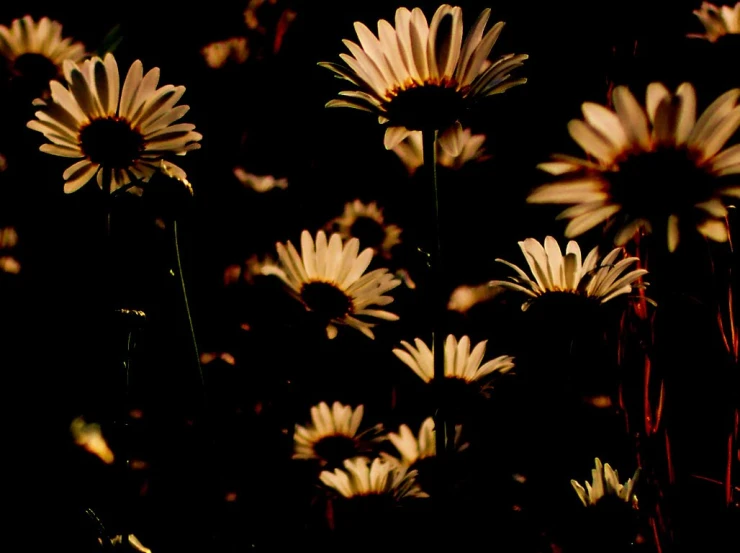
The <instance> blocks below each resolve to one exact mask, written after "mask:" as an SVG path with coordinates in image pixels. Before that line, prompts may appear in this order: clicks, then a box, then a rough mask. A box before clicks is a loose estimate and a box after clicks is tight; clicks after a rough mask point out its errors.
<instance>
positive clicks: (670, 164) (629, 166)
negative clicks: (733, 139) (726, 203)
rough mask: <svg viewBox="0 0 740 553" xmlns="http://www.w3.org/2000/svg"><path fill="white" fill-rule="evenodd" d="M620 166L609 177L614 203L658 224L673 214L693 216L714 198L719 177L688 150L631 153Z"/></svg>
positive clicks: (673, 149)
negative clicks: (710, 171) (697, 209)
mask: <svg viewBox="0 0 740 553" xmlns="http://www.w3.org/2000/svg"><path fill="white" fill-rule="evenodd" d="M618 165H619V170H618V171H616V172H613V173H611V174H609V175H608V178H609V183H610V186H609V192H610V194H611V195H612V197H613V198H614V203H618V204H621V205H622V206H623V207H624V209H625V211H626V212H627V213H629V214H630V216H631V217H641V218H645V219H648V220H650V221H655V223H656V224H658V225H662V224H663V221H664V220H665V219H667V217H668V216H669V215H671V214H676V215H678V216H679V217H680V216H682V215H684V216H685V215H686V214H689V213H693V212H694V211H695V210H694V205H695V204H697V203H700V202H703V201H706V200H708V199H709V198H710V197H712V195H713V191H714V188H715V177H713V176H712V175H711V174H710V173H708V172H707V171H705V170H703V169H702V168H700V167H697V165H696V162H695V154H693V153H692V152H691V151H690V150H688V149H685V148H680V149H676V148H663V149H659V150H656V151H654V152H641V153H638V154H631V155H628V156H627V157H626V158H625V159H624V160H623V161H619V162H618Z"/></svg>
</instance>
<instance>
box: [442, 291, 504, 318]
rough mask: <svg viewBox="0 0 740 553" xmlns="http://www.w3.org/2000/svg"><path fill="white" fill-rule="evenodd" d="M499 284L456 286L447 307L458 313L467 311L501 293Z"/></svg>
mask: <svg viewBox="0 0 740 553" xmlns="http://www.w3.org/2000/svg"><path fill="white" fill-rule="evenodd" d="M501 290H502V289H501V287H500V286H492V285H490V284H481V285H479V286H467V285H462V286H458V287H457V288H455V289H454V290H453V291H452V294H450V301H448V302H447V309H449V310H450V311H457V312H459V313H463V314H464V313H467V312H468V311H470V309H471V308H472V307H473V306H475V305H478V304H479V303H482V302H484V301H488V300H490V299H493V298H495V297H496V296H498V295H499V294H500V293H501Z"/></svg>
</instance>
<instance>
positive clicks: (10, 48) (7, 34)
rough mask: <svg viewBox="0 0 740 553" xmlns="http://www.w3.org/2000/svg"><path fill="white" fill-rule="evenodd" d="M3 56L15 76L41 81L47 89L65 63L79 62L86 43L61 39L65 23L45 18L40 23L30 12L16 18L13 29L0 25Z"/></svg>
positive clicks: (0, 45)
mask: <svg viewBox="0 0 740 553" xmlns="http://www.w3.org/2000/svg"><path fill="white" fill-rule="evenodd" d="M0 55H2V56H3V57H4V58H5V60H6V62H7V64H8V66H9V68H10V72H11V74H13V75H16V76H20V77H23V78H24V79H29V80H31V81H33V82H37V83H39V85H40V87H41V88H45V87H46V86H47V85H48V83H49V81H50V80H52V79H55V78H56V77H58V76H60V75H61V73H62V64H63V63H64V62H65V61H67V60H69V61H71V62H75V63H76V62H80V61H82V59H83V58H84V57H85V46H84V45H83V44H82V43H80V42H72V39H71V38H62V24H61V23H59V22H58V21H52V20H51V19H49V18H48V17H42V18H41V19H39V20H38V22H36V21H34V20H33V18H31V16H30V15H26V16H25V17H22V18H20V19H15V20H13V22H12V23H11V24H10V28H8V27H6V26H4V25H0Z"/></svg>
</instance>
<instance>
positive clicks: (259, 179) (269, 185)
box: [234, 167, 288, 192]
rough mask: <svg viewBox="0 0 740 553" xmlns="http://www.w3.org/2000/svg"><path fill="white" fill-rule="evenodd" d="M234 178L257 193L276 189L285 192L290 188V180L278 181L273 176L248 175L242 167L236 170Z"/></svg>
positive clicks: (282, 179)
mask: <svg viewBox="0 0 740 553" xmlns="http://www.w3.org/2000/svg"><path fill="white" fill-rule="evenodd" d="M234 176H235V177H236V178H237V179H238V180H239V182H240V183H242V184H243V185H244V186H247V187H249V188H251V189H252V190H254V191H255V192H268V191H270V190H274V189H275V188H279V189H281V190H285V189H286V188H288V179H286V178H280V179H276V178H275V177H273V176H272V175H254V174H252V173H247V172H246V171H245V170H244V169H242V168H241V167H235V168H234Z"/></svg>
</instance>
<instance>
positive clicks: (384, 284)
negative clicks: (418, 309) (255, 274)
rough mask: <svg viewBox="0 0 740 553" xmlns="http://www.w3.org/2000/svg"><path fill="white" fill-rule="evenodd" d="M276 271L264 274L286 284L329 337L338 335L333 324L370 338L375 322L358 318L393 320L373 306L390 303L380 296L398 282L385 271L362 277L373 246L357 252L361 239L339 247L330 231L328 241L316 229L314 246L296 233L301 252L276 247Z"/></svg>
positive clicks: (287, 246)
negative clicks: (278, 264) (273, 275)
mask: <svg viewBox="0 0 740 553" xmlns="http://www.w3.org/2000/svg"><path fill="white" fill-rule="evenodd" d="M277 253H278V257H279V259H280V268H279V269H278V270H275V269H273V268H270V267H267V268H266V269H265V270H264V271H263V274H275V275H277V276H278V277H280V278H281V279H282V280H283V282H284V283H285V284H286V285H287V287H288V289H289V291H290V292H291V294H292V295H293V297H295V298H296V299H297V300H298V301H300V302H301V303H302V304H303V305H304V307H305V308H306V309H307V310H308V311H310V312H312V313H313V314H315V315H316V316H318V317H319V318H320V319H321V320H322V322H323V321H325V322H326V332H327V335H328V336H329V338H330V339H331V338H335V337H336V335H337V327H336V325H338V324H341V325H347V326H350V327H352V328H355V329H357V330H359V331H360V332H362V333H363V334H364V335H365V336H367V337H369V338H371V339H372V338H375V336H374V334H373V332H372V330H371V328H372V327H374V326H375V323H371V322H368V321H365V320H363V319H360V318H359V317H363V318H364V317H374V318H376V319H381V320H386V321H397V320H398V315H394V314H393V313H389V312H388V311H385V310H382V309H376V308H375V307H373V306H384V305H388V304H389V303H392V302H393V298H392V297H391V296H386V295H384V294H385V293H386V292H388V291H390V290H392V289H393V288H395V287H396V286H398V285H399V284H401V281H400V280H397V279H396V278H395V277H394V276H393V275H392V274H390V273H389V272H388V270H387V269H376V270H374V271H370V272H369V273H365V270H366V269H367V267H368V265H370V261H371V260H372V258H373V250H372V248H366V249H364V250H363V251H362V252H361V253H360V241H359V240H358V239H357V238H352V239H351V240H348V241H347V242H345V243H342V237H341V236H340V235H339V234H337V233H334V234H332V235H331V237H330V238H329V240H328V241H327V238H326V234H325V233H324V231H321V230H320V231H318V233H317V234H316V241H315V242H314V239H313V237H312V236H311V234H310V233H309V232H308V231H307V230H304V231H303V233H302V234H301V253H300V254H299V253H298V251H297V250H296V249H295V247H294V246H293V244H292V243H291V242H290V241H288V243H287V244H282V243H279V242H278V244H277Z"/></svg>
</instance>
